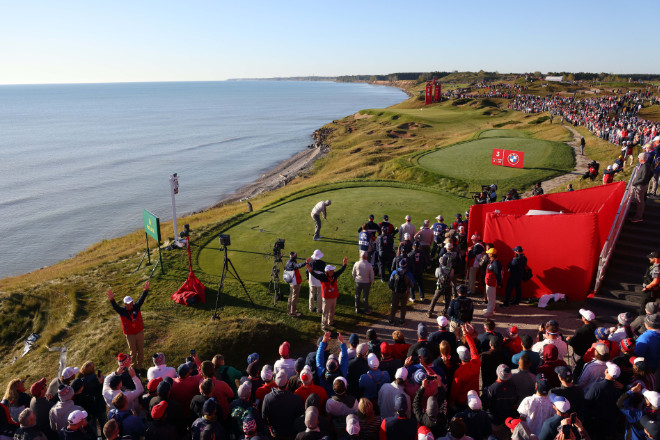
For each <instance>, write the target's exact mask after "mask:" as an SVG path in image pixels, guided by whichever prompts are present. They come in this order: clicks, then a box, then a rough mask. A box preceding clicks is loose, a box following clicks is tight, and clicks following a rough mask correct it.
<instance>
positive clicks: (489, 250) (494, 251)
mask: <svg viewBox="0 0 660 440" xmlns="http://www.w3.org/2000/svg"><path fill="white" fill-rule="evenodd" d="M486 253H487V254H494V255H497V249H495V248H490V249H488V250H487V251H486Z"/></svg>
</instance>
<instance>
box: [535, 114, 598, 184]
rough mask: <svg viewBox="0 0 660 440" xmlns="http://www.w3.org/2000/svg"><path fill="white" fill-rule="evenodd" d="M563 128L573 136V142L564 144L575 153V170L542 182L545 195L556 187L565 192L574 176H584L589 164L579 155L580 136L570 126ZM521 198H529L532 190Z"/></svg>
mask: <svg viewBox="0 0 660 440" xmlns="http://www.w3.org/2000/svg"><path fill="white" fill-rule="evenodd" d="M563 127H564V128H565V129H567V130H568V131H570V132H571V133H572V134H573V140H572V141H569V142H566V145H568V146H570V147H572V148H573V151H574V152H575V168H574V169H573V171H571V172H570V173H567V174H563V175H561V176H559V177H555V178H554V179H550V180H546V181H544V182H543V185H542V186H543V191H544V192H545V193H547V192H548V191H550V190H553V189H555V188H557V187H559V188H563V189H564V190H566V187H567V185H568V184H569V183H571V182H572V181H573V179H575V177H576V176H581V175H582V174H584V172H585V171H586V170H587V168H588V167H587V164H588V163H589V162H591V159H589V158H588V157H587V156H583V155H581V154H580V139H581V138H582V135H581V134H580V133H578V131H577V130H576V129H575V128H573V126H572V125H563ZM522 196H523V197H531V196H532V190H529V191H526V192H524V193H523V194H522Z"/></svg>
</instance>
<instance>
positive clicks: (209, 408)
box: [202, 397, 218, 416]
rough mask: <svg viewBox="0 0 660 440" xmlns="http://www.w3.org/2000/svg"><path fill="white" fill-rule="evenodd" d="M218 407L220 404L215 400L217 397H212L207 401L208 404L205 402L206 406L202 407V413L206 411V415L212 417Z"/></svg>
mask: <svg viewBox="0 0 660 440" xmlns="http://www.w3.org/2000/svg"><path fill="white" fill-rule="evenodd" d="M217 407H218V403H217V402H216V400H215V397H211V398H210V399H207V400H206V402H204V406H203V407H202V411H204V414H206V415H208V416H210V415H212V414H215V410H216V409H217Z"/></svg>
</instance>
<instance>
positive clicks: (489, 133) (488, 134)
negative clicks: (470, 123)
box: [478, 129, 529, 139]
mask: <svg viewBox="0 0 660 440" xmlns="http://www.w3.org/2000/svg"><path fill="white" fill-rule="evenodd" d="M478 137H479V139H486V138H529V135H528V134H527V133H525V132H523V131H520V130H511V129H502V130H485V131H482V132H481V133H479V136H478Z"/></svg>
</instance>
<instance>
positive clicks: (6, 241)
mask: <svg viewBox="0 0 660 440" xmlns="http://www.w3.org/2000/svg"><path fill="white" fill-rule="evenodd" d="M405 98H406V96H405V94H404V93H403V92H401V91H399V90H397V89H393V88H388V87H378V86H370V85H366V84H336V83H331V82H280V81H272V82H271V81H231V82H209V83H139V84H138V83H136V84H102V85H99V84H94V85H43V86H0V225H1V227H2V231H3V233H2V239H1V240H0V262H1V263H0V276H7V275H14V274H19V273H23V272H27V271H31V270H33V269H37V268H39V267H42V266H45V265H50V264H53V263H55V262H57V261H60V260H62V259H65V258H69V257H71V256H73V255H75V254H76V253H77V252H79V251H81V250H83V249H85V248H86V247H87V246H89V245H91V244H93V243H95V242H97V241H100V240H102V239H105V238H112V237H116V236H119V235H122V234H125V233H128V232H131V231H133V230H136V229H140V228H141V227H142V209H143V208H146V209H149V210H150V211H152V212H153V213H155V214H156V215H158V216H160V218H161V220H168V219H171V217H172V208H171V198H170V189H169V181H168V179H169V176H170V174H172V173H175V172H176V173H178V174H179V195H178V196H177V212H178V213H179V214H182V213H185V212H191V211H195V210H198V209H201V208H204V207H207V206H210V205H212V204H214V203H215V202H217V201H218V200H219V199H221V198H222V197H223V196H226V195H228V194H230V193H232V192H233V191H234V190H236V189H237V188H238V187H240V186H242V185H244V184H246V183H249V182H250V181H252V180H254V179H255V178H257V177H258V176H259V174H260V173H261V172H263V171H264V170H266V169H268V168H269V167H271V166H272V165H274V164H276V163H277V162H280V161H281V160H284V159H286V158H288V157H290V156H292V155H293V154H295V153H296V152H298V151H300V150H302V149H304V148H305V147H306V146H307V145H308V144H310V143H311V142H312V141H311V134H312V132H313V131H314V130H315V129H317V128H319V127H321V126H322V125H324V124H326V123H328V122H330V121H332V120H334V119H338V118H341V117H344V116H346V115H349V114H351V113H354V112H356V111H357V110H360V109H365V108H379V107H386V106H389V105H392V104H395V103H397V102H400V101H402V100H403V99H405ZM179 228H181V225H179Z"/></svg>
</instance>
